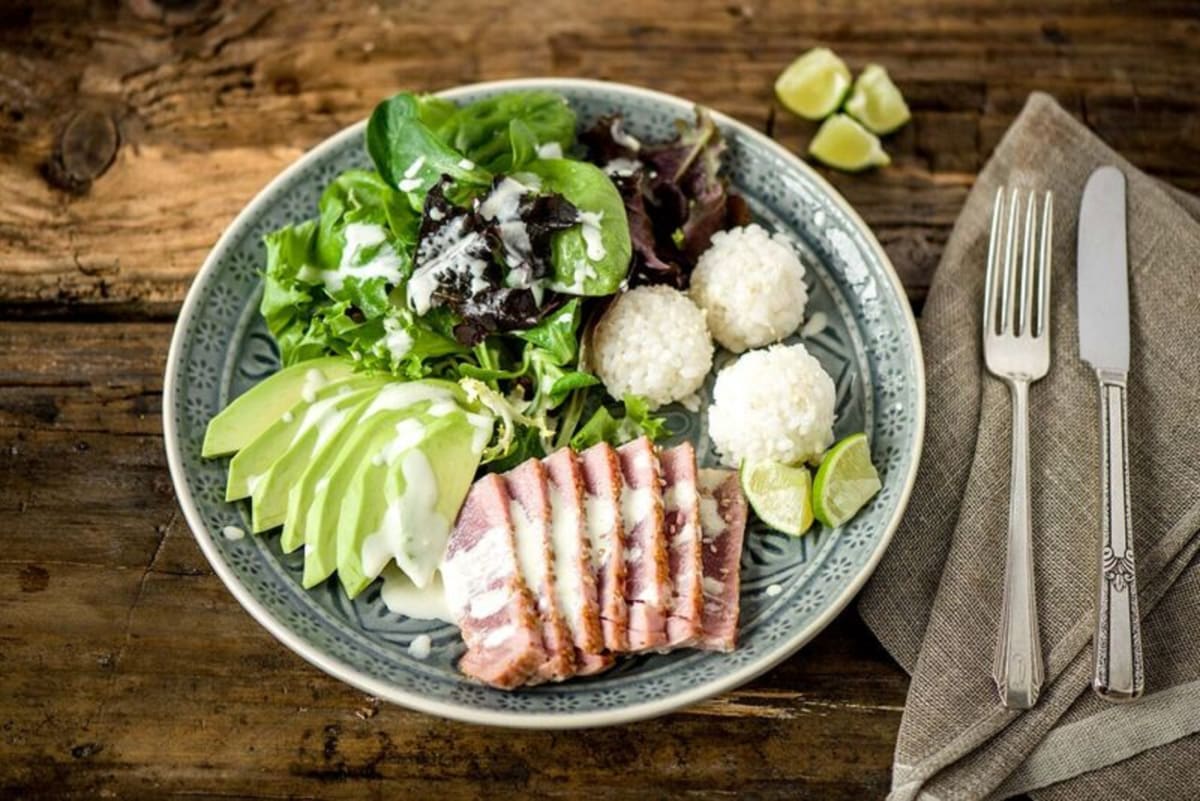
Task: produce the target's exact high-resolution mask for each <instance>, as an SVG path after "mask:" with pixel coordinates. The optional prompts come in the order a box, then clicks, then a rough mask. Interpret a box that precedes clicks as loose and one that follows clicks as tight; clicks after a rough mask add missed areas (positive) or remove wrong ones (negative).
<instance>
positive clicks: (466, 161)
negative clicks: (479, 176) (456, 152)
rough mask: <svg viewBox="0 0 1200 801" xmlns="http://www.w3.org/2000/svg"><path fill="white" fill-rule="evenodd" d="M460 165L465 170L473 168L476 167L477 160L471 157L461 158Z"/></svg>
mask: <svg viewBox="0 0 1200 801" xmlns="http://www.w3.org/2000/svg"><path fill="white" fill-rule="evenodd" d="M458 166H459V167H461V168H462V169H464V170H473V169H475V162H473V161H471V160H470V159H459V160H458Z"/></svg>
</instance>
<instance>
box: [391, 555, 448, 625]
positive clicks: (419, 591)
mask: <svg viewBox="0 0 1200 801" xmlns="http://www.w3.org/2000/svg"><path fill="white" fill-rule="evenodd" d="M380 577H381V578H382V579H383V589H382V591H381V592H380V594H379V597H380V598H381V599H383V603H384V604H385V605H386V606H387V608H388V611H390V612H393V613H394V614H397V615H404V616H405V617H411V618H415V619H417V620H443V621H445V622H447V623H453V622H454V616H453V615H452V614H450V607H449V606H448V605H447V604H446V587H445V585H444V584H443V583H442V577H441V574H439V573H434V574H433V578H431V579H430V580H429V583H428V584H426V585H425V586H424V587H418V586H417V585H416V584H413V581H412V579H410V578H409V577H408V576H407V575H405V573H404V571H402V570H401V569H400V568H398V567H396V566H395V565H388V566H387V567H385V568H384V569H383V573H382V574H381V576H380Z"/></svg>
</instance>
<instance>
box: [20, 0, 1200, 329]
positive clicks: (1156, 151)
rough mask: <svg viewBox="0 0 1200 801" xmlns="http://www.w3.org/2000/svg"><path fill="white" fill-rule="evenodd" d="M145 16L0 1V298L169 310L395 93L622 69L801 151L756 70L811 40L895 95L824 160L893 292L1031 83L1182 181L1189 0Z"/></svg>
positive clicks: (1197, 103) (458, 1) (1193, 20)
mask: <svg viewBox="0 0 1200 801" xmlns="http://www.w3.org/2000/svg"><path fill="white" fill-rule="evenodd" d="M162 7H166V8H171V9H173V10H172V11H170V12H169V13H166V12H162V11H161V8H160V7H159V6H158V5H157V4H156V3H154V2H152V0H141V1H140V2H132V3H129V4H120V5H117V4H106V5H94V4H90V3H86V2H82V0H55V2H39V3H33V2H27V3H24V4H22V3H17V4H9V6H8V7H7V9H6V11H5V12H4V14H3V17H2V21H3V26H2V27H0V74H3V75H4V76H5V80H4V81H0V152H3V153H4V154H5V156H6V158H5V159H4V160H3V161H0V181H2V182H3V184H4V185H5V187H6V188H7V190H8V194H9V198H8V201H7V202H6V203H5V204H3V206H0V310H3V312H4V313H6V314H8V315H10V316H11V315H15V314H21V315H50V316H62V315H64V314H75V313H78V310H79V309H80V308H83V309H87V310H89V312H88V313H91V314H107V315H112V316H130V315H136V316H152V317H165V316H169V315H170V314H171V313H172V312H173V311H174V310H175V309H176V308H177V307H178V304H179V303H180V301H181V299H182V297H183V294H184V292H185V291H186V287H187V284H188V281H189V279H190V277H191V275H192V274H193V273H194V271H195V270H196V268H197V266H198V265H199V264H200V262H201V261H202V260H203V257H204V255H205V253H206V252H207V251H208V249H209V248H210V247H211V245H212V243H213V242H214V241H215V239H216V237H217V235H218V234H219V232H220V231H221V229H222V228H223V227H224V226H225V225H226V224H227V223H228V222H229V221H230V220H231V219H232V218H233V216H234V215H235V214H236V212H237V211H238V209H240V208H241V207H242V206H243V205H244V204H245V203H246V201H247V200H249V199H250V197H252V196H253V194H254V193H255V192H256V191H257V190H258V189H259V188H261V187H262V186H263V185H264V184H265V183H266V182H267V181H268V180H269V179H270V178H271V177H272V176H273V175H275V174H276V173H277V172H278V171H279V170H280V169H282V167H283V166H285V165H286V164H288V163H289V162H291V161H292V160H293V159H295V158H296V157H297V156H298V155H299V154H300V153H301V152H303V150H304V149H305V148H308V147H311V146H312V145H314V144H316V143H317V142H319V141H320V140H321V139H323V138H324V137H326V136H328V135H330V134H332V133H333V132H335V131H336V130H338V129H340V128H341V127H343V126H345V125H347V124H349V123H351V122H353V121H355V120H357V119H360V118H361V117H363V116H364V115H365V114H366V113H367V112H368V111H369V110H370V108H371V106H372V105H373V104H374V103H375V102H376V101H377V100H378V99H379V98H380V97H381V96H383V95H385V94H387V93H388V92H390V91H393V90H396V89H400V88H417V89H435V88H438V87H443V86H449V85H454V84H458V83H464V82H469V81H475V80H481V79H491V78H502V77H512V76H519V75H537V74H559V75H578V76H587V77H598V78H607V79H612V80H622V81H628V82H631V83H636V84H642V85H646V86H650V87H653V88H657V89H663V90H666V91H670V92H676V93H678V94H682V95H685V96H688V97H692V98H694V99H696V100H697V101H699V102H702V103H706V104H709V105H712V106H714V107H716V108H719V109H721V110H724V111H727V112H729V113H732V114H734V115H736V116H738V117H740V118H742V119H744V120H745V121H747V122H748V123H750V124H752V125H755V126H758V127H766V126H767V124H768V119H769V118H771V117H772V116H773V119H774V126H773V130H774V133H775V135H776V136H777V137H778V138H779V140H780V141H781V142H783V143H784V144H786V145H788V146H789V147H792V148H794V149H797V150H802V149H803V147H804V146H805V145H806V143H807V141H808V139H809V138H811V135H812V133H813V130H814V126H813V125H812V124H811V123H808V122H805V121H803V120H798V119H795V118H794V117H792V116H791V115H789V114H787V113H786V112H783V111H781V110H778V109H774V106H775V104H774V102H773V99H772V96H771V83H772V80H773V78H774V76H775V75H776V73H777V72H778V71H779V70H780V68H781V67H782V66H783V65H784V64H786V63H787V62H788V61H789V60H790V59H791V58H792V57H794V56H795V55H796V54H797V53H799V52H800V51H802V50H803V49H805V48H807V47H809V46H812V45H813V44H817V43H823V44H828V45H831V46H833V47H835V48H837V49H838V50H839V51H840V52H841V53H842V54H843V55H844V56H845V57H846V58H847V59H848V60H849V62H850V63H851V64H852V65H854V66H861V65H862V64H864V63H866V62H867V61H879V62H881V63H884V64H885V65H887V66H888V67H889V69H890V70H891V71H892V72H893V74H894V75H895V77H896V79H897V80H898V82H899V83H900V85H901V86H902V87H903V88H904V89H905V91H906V92H907V94H908V96H909V99H910V101H911V104H912V107H913V109H914V112H915V117H914V121H913V124H912V125H911V126H909V127H908V128H906V129H904V130H903V131H901V132H900V133H899V134H898V135H897V136H895V137H893V138H892V140H891V141H890V145H889V146H890V148H891V150H892V152H893V155H894V157H895V166H894V167H893V168H891V169H888V170H884V171H881V172H878V173H873V174H869V175H865V176H845V175H842V174H839V173H830V172H828V171H825V172H826V174H827V175H828V177H830V179H831V180H832V181H833V183H834V184H835V186H837V187H838V189H840V190H841V191H842V192H843V193H844V194H845V195H846V196H847V197H848V198H849V199H850V201H851V202H852V203H854V204H855V205H856V206H857V207H858V208H859V209H860V210H861V211H862V212H863V215H864V217H865V218H866V219H867V221H868V222H869V223H870V224H871V225H872V226H873V228H874V229H875V230H876V232H877V233H878V235H879V236H880V239H881V240H882V241H883V243H884V245H885V247H886V248H887V249H888V251H889V253H890V254H891V255H892V257H893V259H894V261H895V262H896V263H897V266H898V268H899V269H900V271H901V273H902V274H903V276H904V277H905V280H906V283H907V284H908V285H909V287H910V292H911V293H912V296H913V298H914V299H915V300H918V301H919V300H920V298H921V297H922V296H923V293H924V290H925V287H926V286H927V284H928V280H929V275H930V273H931V271H932V269H933V267H934V266H935V265H936V263H937V258H938V256H939V254H940V252H941V247H942V244H943V243H944V241H945V239H946V236H947V234H948V231H949V227H950V225H951V224H952V222H953V218H954V215H955V214H956V213H957V209H958V208H959V207H960V205H961V201H962V198H963V196H964V194H965V192H966V190H967V189H968V188H969V186H970V183H971V180H972V177H973V175H974V173H975V171H976V170H977V169H978V168H979V166H980V165H981V164H982V163H983V161H984V160H985V159H986V156H987V153H988V152H990V150H991V149H992V147H994V145H995V143H996V141H997V140H998V138H999V136H1000V135H1001V134H1002V132H1003V130H1004V129H1005V128H1006V127H1007V125H1008V123H1009V122H1010V121H1011V119H1012V117H1013V116H1014V115H1015V114H1016V113H1017V111H1019V109H1020V106H1021V104H1022V103H1023V101H1024V98H1025V97H1026V96H1027V95H1028V93H1029V92H1030V91H1032V90H1034V89H1043V90H1046V91H1049V92H1051V93H1054V94H1055V95H1056V96H1058V97H1059V99H1060V100H1061V101H1062V102H1063V103H1064V105H1065V106H1066V107H1067V108H1069V109H1070V110H1071V111H1073V112H1074V113H1076V114H1077V115H1079V116H1080V117H1082V118H1083V119H1085V120H1086V121H1087V122H1088V123H1090V124H1091V125H1093V127H1095V128H1096V129H1097V131H1098V132H1099V133H1100V134H1101V136H1103V137H1105V138H1106V139H1108V140H1109V141H1110V142H1112V143H1113V144H1114V145H1115V146H1116V147H1118V148H1120V149H1121V150H1122V151H1123V152H1125V153H1126V154H1127V155H1128V156H1129V157H1130V158H1131V159H1132V160H1133V161H1134V162H1135V163H1137V164H1139V165H1141V166H1143V167H1145V168H1146V169H1148V170H1150V171H1151V172H1152V173H1154V174H1157V175H1161V176H1163V177H1167V178H1170V179H1171V180H1173V181H1175V182H1176V183H1177V184H1178V185H1180V186H1182V187H1184V188H1189V189H1193V190H1195V189H1198V188H1200V159H1197V158H1196V153H1197V149H1198V147H1200V129H1198V128H1197V125H1196V119H1197V116H1198V114H1197V113H1198V112H1200V97H1198V96H1197V95H1196V93H1195V92H1194V87H1195V86H1196V85H1197V84H1198V83H1200V60H1198V59H1196V58H1194V43H1195V39H1196V36H1197V34H1198V31H1200V28H1198V25H1200V23H1197V18H1198V17H1200V15H1198V14H1197V13H1196V12H1197V9H1198V8H1200V6H1198V5H1197V4H1196V3H1194V2H1192V3H1187V2H1175V3H1167V2H1164V3H1143V4H1123V5H1120V6H1114V5H1112V4H1107V3H1084V4H1075V3H1071V4H1066V3H1064V4H1061V6H1060V7H1059V8H1053V7H1050V6H1047V5H1045V4H1036V5H1034V4H1025V5H1015V6H1014V5H1006V6H1004V7H1003V8H1000V7H993V4H991V3H989V2H986V0H958V1H957V2H944V3H930V2H927V0H903V2H897V3H893V4H890V5H889V8H888V11H887V13H871V12H868V11H866V10H864V9H863V8H861V7H858V6H843V5H839V4H830V3H818V2H815V1H814V0H805V2H794V3H768V2H766V0H753V1H747V2H740V3H730V2H727V0H701V1H700V2H696V3H691V4H689V8H688V13H687V14H679V13H678V12H677V10H673V9H671V8H670V7H669V6H668V5H662V6H661V8H656V7H654V6H653V5H651V6H646V5H645V4H642V3H634V2H632V1H631V0H621V1H620V2H613V3H603V4H590V5H589V4H582V5H580V4H577V3H574V2H571V1H570V0H548V1H547V2H543V3H538V4H520V5H513V4H510V3H508V2H502V0H485V1H482V2H481V1H478V0H476V1H475V2H467V1H466V0H455V2H443V3H419V4H417V5H416V6H412V5H405V4H399V3H378V4H371V3H356V2H341V3H332V4H328V5H324V4H323V5H315V4H312V5H308V6H306V7H304V8H293V7H291V6H290V5H289V4H286V3H283V2H282V0H261V2H257V3H253V4H251V3H238V4H233V3H228V2H226V3H217V2H192V3H170V4H163V5H162ZM81 20H83V21H84V24H80V21H81ZM773 111H774V112H777V113H773ZM109 122H111V123H112V124H113V125H115V126H116V130H117V132H118V138H117V141H116V152H115V154H113V155H112V157H111V163H110V161H109V154H108V148H109V145H110V144H111V142H110V136H109V134H110V128H109V127H108V124H109ZM64 146H65V147H66V150H67V152H66V153H65V154H64V152H63V147H64ZM76 173H78V174H76Z"/></svg>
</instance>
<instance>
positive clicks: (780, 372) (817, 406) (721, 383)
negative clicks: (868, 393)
mask: <svg viewBox="0 0 1200 801" xmlns="http://www.w3.org/2000/svg"><path fill="white" fill-rule="evenodd" d="M836 394H837V393H836V390H835V388H834V386H833V379H831V378H830V377H829V374H828V373H826V372H825V370H824V369H823V368H822V367H821V363H820V362H818V361H817V360H816V359H815V358H813V356H812V354H810V353H809V352H808V350H807V349H806V348H805V347H804V346H803V345H774V346H772V347H770V348H767V349H766V350H754V351H750V352H749V353H747V354H744V355H743V356H740V357H738V359H737V361H735V362H734V363H733V364H731V365H729V366H728V367H726V368H725V369H723V370H721V372H720V373H718V374H717V381H716V385H715V386H714V387H713V404H712V406H710V407H709V409H708V433H709V435H710V436H711V437H712V441H713V444H714V445H716V447H717V450H718V451H719V452H720V454H721V458H722V460H723V461H724V462H725V464H727V465H729V466H731V467H737V466H738V465H740V464H741V463H742V461H743V460H745V459H750V460H759V459H773V460H775V461H777V462H783V463H785V464H796V463H798V462H803V461H809V460H813V459H815V458H817V457H818V456H820V455H821V454H822V453H824V452H825V450H826V449H827V448H828V447H829V446H830V445H832V444H833V410H834V403H835V399H836Z"/></svg>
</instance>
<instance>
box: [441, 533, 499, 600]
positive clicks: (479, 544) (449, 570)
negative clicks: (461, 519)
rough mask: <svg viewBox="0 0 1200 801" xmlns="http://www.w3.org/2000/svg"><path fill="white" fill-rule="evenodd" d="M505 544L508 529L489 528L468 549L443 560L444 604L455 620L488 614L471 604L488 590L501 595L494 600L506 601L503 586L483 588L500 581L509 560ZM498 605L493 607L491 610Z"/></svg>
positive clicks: (482, 596) (480, 598)
mask: <svg viewBox="0 0 1200 801" xmlns="http://www.w3.org/2000/svg"><path fill="white" fill-rule="evenodd" d="M507 545H508V530H507V529H504V528H490V529H488V530H487V531H484V532H483V533H482V534H480V535H479V539H478V540H476V542H475V545H474V547H472V548H471V549H470V550H468V551H459V552H457V553H455V554H454V556H453V557H451V558H449V559H446V560H445V561H444V562H443V563H442V581H443V582H444V583H445V587H446V603H447V605H448V606H449V607H450V612H451V613H452V615H453V616H454V617H455V618H456V619H457V618H463V617H473V618H484V617H488V615H486V614H482V611H483V608H482V607H480V608H476V607H475V605H474V604H476V603H482V602H483V598H484V596H485V595H487V594H488V593H489V592H497V593H499V595H500V596H501V597H500V599H498V600H497V601H496V602H497V603H500V606H501V607H502V606H503V605H504V604H505V603H507V602H508V593H507V592H506V591H505V590H504V588H503V585H502V586H501V587H500V588H499V589H497V590H487V589H485V588H489V587H491V586H492V585H494V584H498V583H501V582H502V579H503V578H504V576H505V575H506V573H507V572H508V567H509V565H510V564H511V563H510V562H509V561H508V548H507ZM499 608H500V607H496V609H494V610H492V611H493V613H494V612H495V611H498V609H499Z"/></svg>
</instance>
